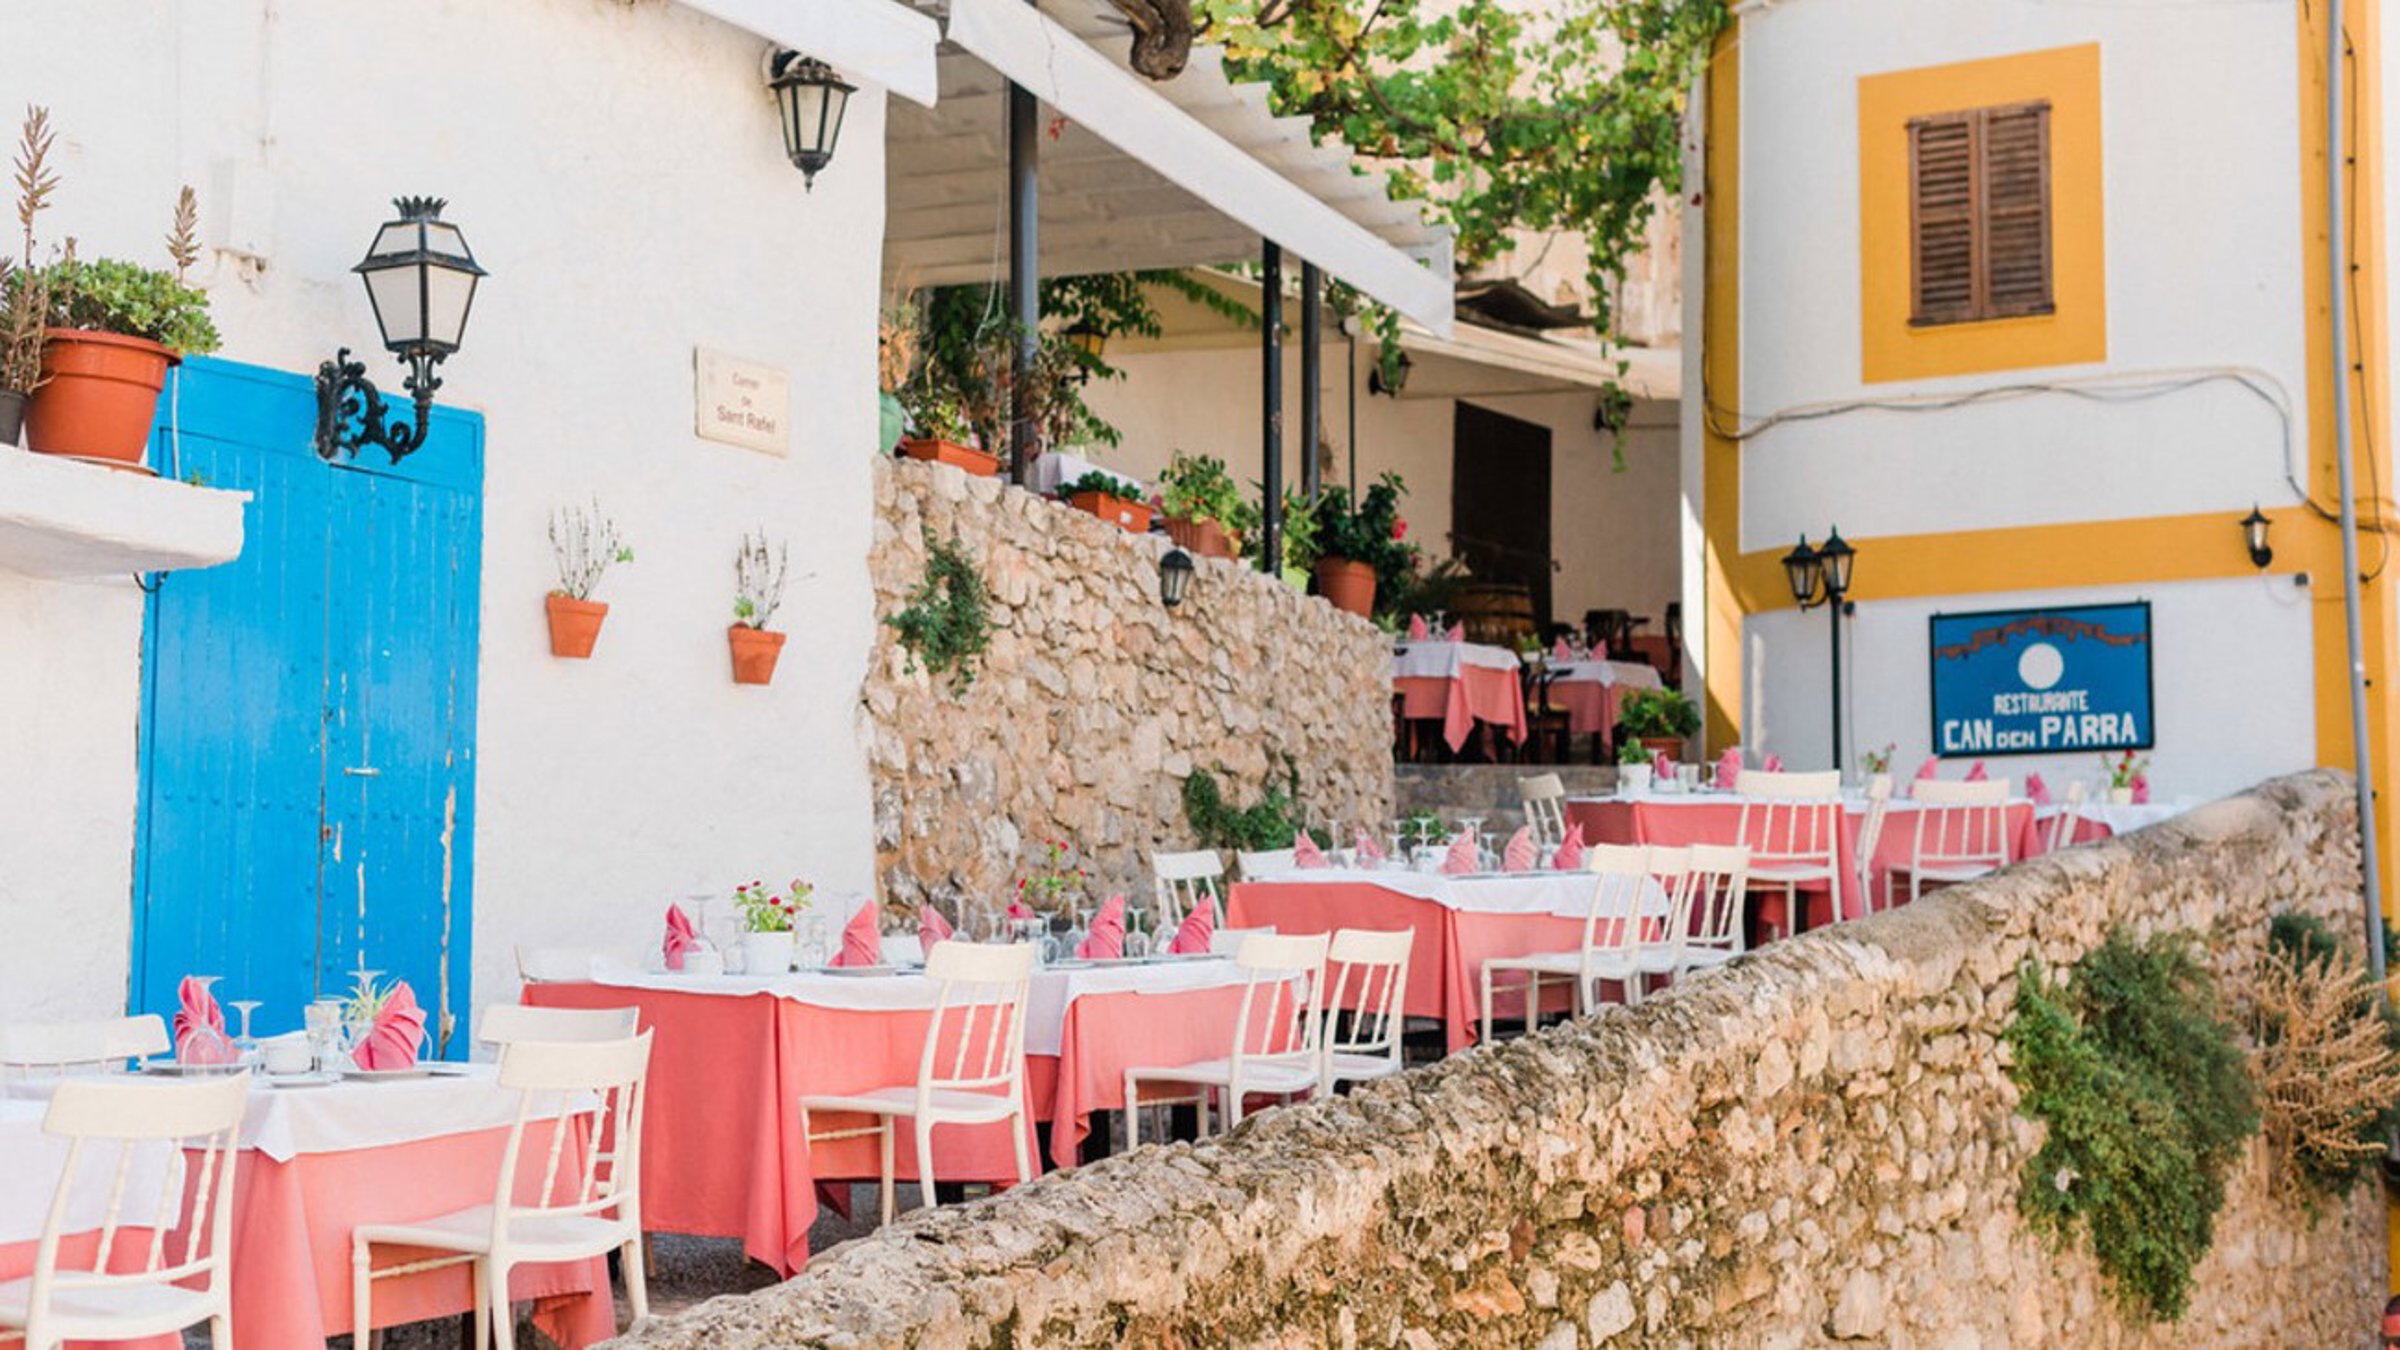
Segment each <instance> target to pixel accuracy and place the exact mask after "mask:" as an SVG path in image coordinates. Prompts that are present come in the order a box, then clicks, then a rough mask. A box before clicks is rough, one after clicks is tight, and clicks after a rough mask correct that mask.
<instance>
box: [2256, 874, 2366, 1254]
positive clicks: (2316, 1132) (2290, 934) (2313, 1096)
mask: <svg viewBox="0 0 2400 1350" xmlns="http://www.w3.org/2000/svg"><path fill="white" fill-rule="evenodd" d="M2356 948H2357V944H2356V943H2355V942H2354V941H2352V940H2350V939H2347V938H2345V937H2344V936H2342V935H2340V934H2337V933H2336V932H2335V931H2334V930H2333V929H2332V928H2331V927H2329V926H2327V924H2326V923H2325V921H2324V920H2322V919H2319V918H2317V917H2316V916H2315V915H2313V914H2304V913H2283V914H2278V915H2276V916H2274V918H2273V919H2271V920H2270V921H2269V922H2268V927H2267V950H2266V953H2265V954H2264V955H2263V956H2261V957H2260V958H2259V961H2258V965H2257V967H2256V968H2255V969H2254V970H2253V971H2252V972H2251V975H2250V978H2249V981H2248V984H2247V992H2246V995H2245V997H2244V998H2243V1000H2242V1003H2243V1011H2244V1013H2245V1015H2246V1019H2247V1024H2248V1030H2249V1032H2250V1040H2251V1044H2252V1046H2253V1047H2254V1048H2253V1050H2252V1052H2251V1066H2252V1072H2253V1076H2254V1077H2255V1078H2256V1079H2257V1080H2258V1090H2259V1108H2260V1116H2261V1120H2262V1130H2263V1132H2264V1133H2265V1135H2266V1137H2267V1142H2268V1144H2269V1145H2270V1146H2272V1148H2273V1150H2274V1156H2275V1161H2276V1163H2277V1180H2278V1181H2279V1182H2284V1183H2297V1184H2296V1185H2289V1186H2287V1193H2288V1194H2290V1195H2292V1197H2293V1198H2294V1199H2296V1200H2297V1201H2298V1202H2299V1203H2300V1204H2301V1205H2302V1206H2303V1207H2305V1208H2307V1209H2309V1210H2311V1211H2312V1212H2313V1211H2315V1210H2317V1209H2318V1208H2320V1207H2321V1205H2322V1203H2323V1202H2324V1201H2326V1200H2339V1199H2341V1198H2342V1197H2344V1196H2346V1195H2348V1194H2349V1193H2350V1192H2351V1190H2353V1189H2354V1188H2356V1187H2357V1186H2358V1185H2360V1184H2361V1183H2362V1182H2365V1181H2367V1180H2368V1179H2369V1178H2371V1177H2373V1176H2374V1175H2375V1173H2376V1170H2377V1168H2378V1167H2379V1165H2380V1164H2381V1162H2382V1160H2383V1156H2384V1153H2385V1150H2386V1148H2387V1143H2386V1141H2387V1140H2389V1139H2390V1138H2391V1134H2392V1129H2393V1126H2394V1125H2395V1124H2396V1123H2400V1018H2395V1017H2394V1016H2393V1013H2392V1010H2391V1008H2390V1007H2388V1006H2387V1005H2386V1004H2385V1003H2384V1001H2383V1000H2382V999H2380V998H2377V997H2376V996H2375V984H2374V981H2373V979H2372V978H2371V977H2370V976H2369V975H2368V974H2367V969H2366V963H2365V962H2364V961H2363V960H2362V959H2360V957H2359V955H2358V952H2357V950H2356Z"/></svg>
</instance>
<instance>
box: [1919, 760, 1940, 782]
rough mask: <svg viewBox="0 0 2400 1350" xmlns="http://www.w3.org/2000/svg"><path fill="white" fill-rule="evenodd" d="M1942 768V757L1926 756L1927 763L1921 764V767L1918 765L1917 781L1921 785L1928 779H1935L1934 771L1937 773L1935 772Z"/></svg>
mask: <svg viewBox="0 0 2400 1350" xmlns="http://www.w3.org/2000/svg"><path fill="white" fill-rule="evenodd" d="M1941 766H1942V759H1941V756H1939V755H1928V756H1926V758H1925V762H1924V763H1923V764H1920V765H1918V766H1917V781H1918V782H1920V783H1921V782H1924V781H1925V780H1926V779H1928V778H1931V777H1933V776H1934V771H1935V770H1937V769H1939V768H1941Z"/></svg>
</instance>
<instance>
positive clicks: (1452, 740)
mask: <svg viewBox="0 0 2400 1350" xmlns="http://www.w3.org/2000/svg"><path fill="white" fill-rule="evenodd" d="M1523 664H1524V663H1523V662H1521V661H1520V660H1518V659H1517V654H1516V653H1515V652H1512V651H1510V650H1509V649H1508V648H1506V647H1495V646H1491V645H1489V644H1487V643H1480V642H1450V641H1447V640H1444V639H1439V638H1435V639H1428V640H1425V641H1416V642H1401V643H1398V644H1396V645H1395V646H1394V647H1393V648H1392V692H1393V693H1394V694H1396V695H1398V696H1399V699H1400V715H1401V716H1402V717H1404V718H1408V719H1410V720H1412V721H1414V720H1427V721H1431V720H1439V721H1440V722H1441V724H1442V740H1443V741H1444V742H1446V743H1447V744H1448V745H1449V747H1450V749H1451V752H1452V753H1454V754H1455V753H1457V752H1458V751H1460V750H1463V749H1465V748H1466V744H1467V738H1468V737H1469V736H1471V735H1473V734H1474V732H1475V724H1476V723H1478V722H1482V723H1486V724H1489V725H1491V726H1495V727H1498V728H1500V729H1501V731H1502V732H1503V733H1504V734H1505V735H1507V737H1508V739H1509V741H1510V742H1511V743H1513V744H1520V745H1521V744H1523V743H1524V741H1525V690H1524V687H1523V686H1522V685H1520V684H1519V683H1518V681H1517V672H1518V671H1519V669H1520V668H1521V667H1522V666H1523Z"/></svg>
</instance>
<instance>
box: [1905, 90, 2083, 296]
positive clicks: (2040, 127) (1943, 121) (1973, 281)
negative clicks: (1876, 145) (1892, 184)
mask: <svg viewBox="0 0 2400 1350" xmlns="http://www.w3.org/2000/svg"><path fill="white" fill-rule="evenodd" d="M1908 170H1909V215H1910V219H1909V233H1910V236H1911V240H1912V248H1911V254H1910V282H1911V284H1910V291H1909V293H1910V299H1911V305H1910V321H1911V322H1913V323H1916V324H1920V325H1923V324H1945V323H1968V322H1972V321H1974V320H1978V319H2001V318H2011V317H2016V316H2020V315H2026V314H2048V313H2050V312H2051V308H2052V306H2051V296H2050V105H2049V104H2047V103H2020V104H2012V105H2009V106H2007V107H1999V108H1977V109H1972V110H1970V111H1966V112H1956V113H1943V114H1940V115H1938V116H1933V117H1920V118H1917V119H1916V120H1914V121H1912V122H1910V123H1909V124H1908Z"/></svg>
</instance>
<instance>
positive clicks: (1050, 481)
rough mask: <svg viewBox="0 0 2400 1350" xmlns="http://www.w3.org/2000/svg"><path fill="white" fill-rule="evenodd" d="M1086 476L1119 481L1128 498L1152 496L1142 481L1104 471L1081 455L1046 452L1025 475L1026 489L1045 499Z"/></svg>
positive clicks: (1107, 470) (1056, 451) (1112, 471)
mask: <svg viewBox="0 0 2400 1350" xmlns="http://www.w3.org/2000/svg"><path fill="white" fill-rule="evenodd" d="M1087 473H1101V474H1107V475H1108V476H1109V477H1111V478H1114V479H1116V480H1117V481H1118V482H1119V483H1122V484H1123V485H1124V487H1125V495H1126V496H1128V497H1136V498H1147V497H1148V496H1149V495H1150V489H1149V488H1146V487H1144V486H1142V481H1141V480H1140V479H1138V478H1130V477H1127V476H1126V475H1124V474H1121V473H1118V472H1117V471H1116V470H1114V469H1110V468H1104V467H1102V466H1101V465H1098V464H1094V463H1093V462H1091V461H1090V460H1088V459H1085V458H1084V457H1083V456H1081V455H1077V454H1071V453H1069V452H1067V451H1064V450H1045V451H1043V452H1042V453H1041V454H1040V455H1039V456H1037V457H1036V458H1035V459H1034V461H1033V467H1032V468H1030V469H1028V470H1027V471H1026V474H1025V479H1026V482H1025V486H1027V487H1029V488H1032V489H1033V490H1034V491H1035V492H1039V493H1043V494H1045V495H1046V494H1049V493H1053V492H1056V491H1058V490H1059V489H1060V488H1062V487H1065V486H1066V485H1067V484H1069V483H1072V482H1074V481H1075V480H1076V479H1078V478H1081V477H1083V476H1084V475H1085V474H1087Z"/></svg>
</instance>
